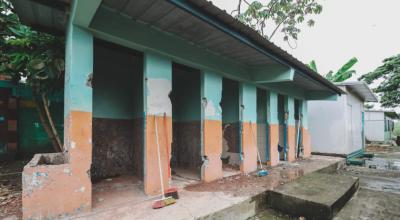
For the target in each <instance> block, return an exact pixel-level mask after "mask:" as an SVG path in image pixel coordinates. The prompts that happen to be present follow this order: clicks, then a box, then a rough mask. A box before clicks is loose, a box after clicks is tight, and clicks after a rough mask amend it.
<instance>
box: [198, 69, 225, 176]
mask: <svg viewBox="0 0 400 220" xmlns="http://www.w3.org/2000/svg"><path fill="white" fill-rule="evenodd" d="M201 86H202V91H201V92H202V120H203V132H202V134H203V137H202V139H203V146H202V151H201V153H202V157H203V165H202V167H201V179H202V180H203V181H204V182H211V181H214V180H217V179H220V178H222V176H223V174H222V161H221V154H222V115H221V108H220V107H219V102H220V101H221V96H222V76H220V75H218V74H215V73H211V72H207V71H204V72H203V73H202V80H201Z"/></svg>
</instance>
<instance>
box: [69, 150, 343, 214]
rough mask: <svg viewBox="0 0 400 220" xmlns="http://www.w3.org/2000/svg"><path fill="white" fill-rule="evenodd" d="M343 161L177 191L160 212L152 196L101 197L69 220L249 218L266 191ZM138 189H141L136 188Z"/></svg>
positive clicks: (284, 167) (262, 204)
mask: <svg viewBox="0 0 400 220" xmlns="http://www.w3.org/2000/svg"><path fill="white" fill-rule="evenodd" d="M344 164H345V160H344V159H343V158H337V157H324V156H312V157H311V159H307V160H300V161H295V162H293V163H282V164H280V165H278V166H276V167H272V168H271V167H268V168H267V169H268V171H269V173H270V174H269V175H268V176H265V177H257V176H256V175H255V174H254V175H237V176H231V177H227V178H224V179H221V180H218V181H214V182H211V183H201V184H196V185H192V186H188V187H185V188H181V189H179V197H180V199H179V200H177V203H176V204H174V205H171V206H168V207H165V208H162V209H159V210H154V209H152V208H151V205H152V203H153V201H154V200H155V199H156V198H154V197H146V196H145V195H143V196H141V195H140V194H139V193H135V194H130V193H124V194H123V195H125V197H126V198H118V202H115V201H116V200H115V199H113V198H108V197H102V201H101V203H102V205H101V207H100V206H99V207H97V208H93V210H92V212H90V213H85V214H80V215H76V216H69V218H68V219H93V220H97V219H146V220H158V219H163V220H169V219H171V220H172V219H173V220H186V219H213V220H218V219H221V220H222V219H223V220H225V219H232V220H233V219H234V220H236V219H239V220H240V219H248V218H250V217H252V216H254V215H256V214H257V213H259V212H260V211H262V210H264V209H265V208H266V198H267V193H266V192H267V191H268V190H271V189H273V188H275V187H278V186H281V185H282V184H286V183H290V182H292V181H294V180H295V179H297V178H299V177H301V176H303V175H306V174H309V173H312V172H315V171H321V170H322V171H324V172H331V171H336V170H337V169H340V168H342V166H343V165H344ZM138 190H140V189H138Z"/></svg>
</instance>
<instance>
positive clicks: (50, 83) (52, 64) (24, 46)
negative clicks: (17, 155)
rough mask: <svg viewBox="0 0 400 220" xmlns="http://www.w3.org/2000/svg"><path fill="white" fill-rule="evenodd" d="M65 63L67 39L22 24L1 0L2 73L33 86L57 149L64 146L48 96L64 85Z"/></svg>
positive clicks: (59, 149)
mask: <svg viewBox="0 0 400 220" xmlns="http://www.w3.org/2000/svg"><path fill="white" fill-rule="evenodd" d="M64 66H65V65H64V39H62V38H59V37H56V36H53V35H50V34H46V33H42V32H38V31H35V30H32V29H31V28H30V27H28V26H25V25H23V24H22V23H21V22H20V20H19V18H18V16H17V15H16V14H15V13H14V11H13V7H12V5H11V3H10V2H9V0H0V74H2V75H8V76H10V77H11V79H12V80H13V81H14V82H15V83H19V82H20V81H21V79H25V82H26V83H27V84H28V85H29V86H30V87H31V88H32V94H33V98H34V101H35V102H36V105H35V106H36V109H37V111H38V113H39V118H40V121H41V123H42V125H43V128H44V129H45V131H46V133H47V135H48V136H49V138H50V140H51V141H52V143H53V147H54V150H55V151H56V152H57V151H62V150H63V146H62V142H61V140H60V138H59V136H58V133H57V130H56V128H55V125H54V122H53V119H52V117H51V114H50V111H49V105H50V103H49V101H48V99H47V96H48V95H49V94H51V93H55V92H59V91H62V89H63V88H64V87H63V84H64V74H65V67H64Z"/></svg>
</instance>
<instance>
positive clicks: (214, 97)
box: [201, 71, 222, 120]
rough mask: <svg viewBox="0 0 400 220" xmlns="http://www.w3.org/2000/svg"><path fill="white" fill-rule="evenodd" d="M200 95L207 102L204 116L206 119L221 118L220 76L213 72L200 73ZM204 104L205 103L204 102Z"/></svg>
mask: <svg viewBox="0 0 400 220" xmlns="http://www.w3.org/2000/svg"><path fill="white" fill-rule="evenodd" d="M201 81H202V82H201V86H202V88H201V91H202V96H203V98H205V100H204V101H206V102H207V106H205V108H206V109H204V118H205V119H207V120H222V109H221V106H220V105H219V103H220V102H221V97H222V76H221V75H219V74H216V73H213V72H208V71H205V72H203V73H202V80H201ZM204 104H205V103H204Z"/></svg>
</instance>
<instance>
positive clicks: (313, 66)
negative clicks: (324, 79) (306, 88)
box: [308, 60, 318, 72]
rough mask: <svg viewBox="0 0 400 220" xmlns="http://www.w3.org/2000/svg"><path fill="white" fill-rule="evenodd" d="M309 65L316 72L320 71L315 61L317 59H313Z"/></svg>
mask: <svg viewBox="0 0 400 220" xmlns="http://www.w3.org/2000/svg"><path fill="white" fill-rule="evenodd" d="M308 67H310V68H311V69H312V70H314V71H315V72H318V68H317V64H316V63H315V60H311V62H310V64H308Z"/></svg>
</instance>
